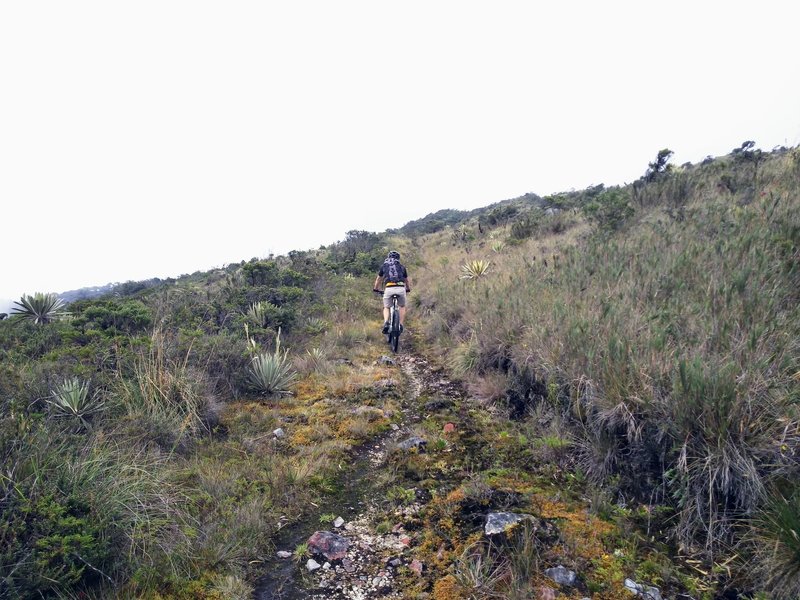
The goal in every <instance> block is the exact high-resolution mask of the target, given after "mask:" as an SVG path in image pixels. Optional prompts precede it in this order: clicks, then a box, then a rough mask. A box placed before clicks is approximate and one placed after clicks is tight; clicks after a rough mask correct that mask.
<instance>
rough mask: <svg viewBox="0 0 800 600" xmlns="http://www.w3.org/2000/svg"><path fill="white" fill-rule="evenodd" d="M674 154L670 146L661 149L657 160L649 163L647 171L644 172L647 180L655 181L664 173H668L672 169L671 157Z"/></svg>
mask: <svg viewBox="0 0 800 600" xmlns="http://www.w3.org/2000/svg"><path fill="white" fill-rule="evenodd" d="M673 154H675V153H674V152H673V151H672V150H670V149H669V148H663V149H662V150H659V151H658V154H657V155H656V159H655V161H653V162H651V163H649V164H648V165H647V171H646V172H645V174H644V178H645V181H655V180H656V179H657V178H658V176H659V175H661V174H662V173H668V172H669V171H670V170H671V169H672V165H670V164H669V159H670V158H672V155H673Z"/></svg>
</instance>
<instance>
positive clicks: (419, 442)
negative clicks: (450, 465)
mask: <svg viewBox="0 0 800 600" xmlns="http://www.w3.org/2000/svg"><path fill="white" fill-rule="evenodd" d="M427 444H428V442H427V440H424V439H422V438H421V437H417V436H416V435H415V436H412V437H410V438H408V439H407V440H403V441H402V442H400V443H399V444H397V447H398V448H400V449H401V450H411V449H412V448H417V449H418V450H422V449H423V448H424V447H425V446H426V445H427Z"/></svg>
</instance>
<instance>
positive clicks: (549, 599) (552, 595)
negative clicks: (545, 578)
mask: <svg viewBox="0 0 800 600" xmlns="http://www.w3.org/2000/svg"><path fill="white" fill-rule="evenodd" d="M536 598H537V600H556V591H555V590H554V589H553V588H550V587H547V586H545V585H543V586H541V587H540V588H538V589H537V590H536Z"/></svg>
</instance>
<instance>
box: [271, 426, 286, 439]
mask: <svg viewBox="0 0 800 600" xmlns="http://www.w3.org/2000/svg"><path fill="white" fill-rule="evenodd" d="M272 435H274V436H275V439H278V440H281V439H283V438H285V437H286V432H285V431H284V430H283V427H278V428H277V429H276V430H275V431H273V432H272Z"/></svg>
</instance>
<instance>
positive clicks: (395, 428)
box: [391, 423, 400, 431]
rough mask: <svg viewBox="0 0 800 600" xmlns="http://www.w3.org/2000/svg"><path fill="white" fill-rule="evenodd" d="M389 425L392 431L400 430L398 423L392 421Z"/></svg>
mask: <svg viewBox="0 0 800 600" xmlns="http://www.w3.org/2000/svg"><path fill="white" fill-rule="evenodd" d="M391 427H392V431H400V425H398V424H397V423H392V425H391Z"/></svg>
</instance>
